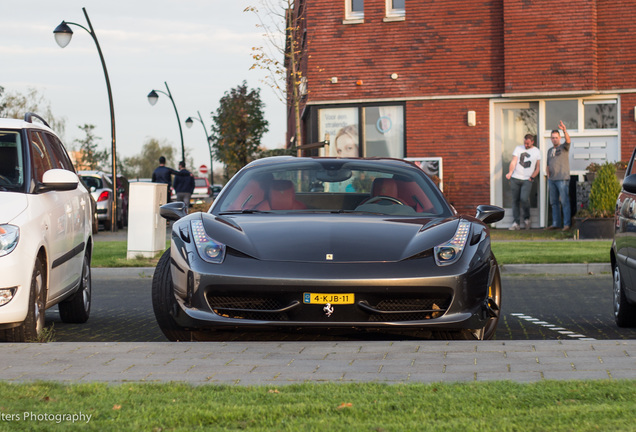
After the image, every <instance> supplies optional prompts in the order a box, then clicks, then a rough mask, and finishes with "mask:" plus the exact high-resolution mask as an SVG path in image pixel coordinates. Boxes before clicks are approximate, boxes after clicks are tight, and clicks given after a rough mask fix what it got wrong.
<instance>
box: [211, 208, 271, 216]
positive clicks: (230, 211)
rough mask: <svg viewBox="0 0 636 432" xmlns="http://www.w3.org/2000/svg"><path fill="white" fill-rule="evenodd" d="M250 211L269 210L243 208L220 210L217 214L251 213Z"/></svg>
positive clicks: (262, 211) (263, 211) (264, 211)
mask: <svg viewBox="0 0 636 432" xmlns="http://www.w3.org/2000/svg"><path fill="white" fill-rule="evenodd" d="M252 213H270V212H269V211H266V210H256V209H243V210H226V211H222V212H220V213H219V214H220V215H226V214H252Z"/></svg>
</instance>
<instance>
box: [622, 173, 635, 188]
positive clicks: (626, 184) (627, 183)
mask: <svg viewBox="0 0 636 432" xmlns="http://www.w3.org/2000/svg"><path fill="white" fill-rule="evenodd" d="M623 190H624V191H625V192H629V193H636V174H630V175H628V176H627V177H625V179H624V180H623Z"/></svg>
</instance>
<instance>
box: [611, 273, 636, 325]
mask: <svg viewBox="0 0 636 432" xmlns="http://www.w3.org/2000/svg"><path fill="white" fill-rule="evenodd" d="M613 274H614V296H613V297H614V298H613V302H612V303H613V304H614V321H616V325H617V326H619V327H634V326H636V305H633V304H631V303H629V302H628V301H627V297H625V282H623V278H622V277H621V270H620V268H619V267H618V263H615V264H614V269H613Z"/></svg>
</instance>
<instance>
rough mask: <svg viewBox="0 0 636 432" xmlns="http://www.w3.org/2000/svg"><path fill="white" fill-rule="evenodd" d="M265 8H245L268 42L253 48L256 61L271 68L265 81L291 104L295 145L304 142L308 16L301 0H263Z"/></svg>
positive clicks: (261, 67) (258, 66) (261, 65)
mask: <svg viewBox="0 0 636 432" xmlns="http://www.w3.org/2000/svg"><path fill="white" fill-rule="evenodd" d="M260 3H261V5H262V6H263V9H262V10H261V11H259V9H257V8H256V7H253V6H251V7H248V8H246V9H245V12H253V13H255V14H256V16H257V17H258V19H259V21H260V24H259V25H258V26H257V27H259V28H261V29H263V31H264V32H265V34H264V36H265V40H266V46H264V47H254V48H252V52H253V54H252V58H253V59H254V64H253V65H252V69H254V68H259V69H262V70H265V71H266V72H267V77H266V79H265V80H264V81H263V82H264V83H265V84H267V85H269V86H270V87H271V88H272V89H273V90H274V92H275V93H276V94H277V95H278V97H279V99H280V100H281V101H282V102H283V103H286V104H287V107H288V110H291V111H292V114H293V118H294V122H293V124H294V132H293V138H294V146H296V147H298V146H301V145H302V144H303V142H302V128H301V122H300V113H301V102H302V98H303V96H304V95H305V93H306V89H307V78H306V77H305V76H304V74H303V65H304V64H305V63H306V59H305V56H306V52H307V50H306V49H303V48H304V44H305V43H308V42H307V41H306V39H305V16H304V9H303V7H301V6H302V3H303V2H301V1H299V0H260Z"/></svg>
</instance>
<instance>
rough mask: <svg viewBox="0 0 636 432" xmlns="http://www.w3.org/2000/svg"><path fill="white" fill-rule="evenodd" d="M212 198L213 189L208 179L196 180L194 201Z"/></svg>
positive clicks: (198, 178)
mask: <svg viewBox="0 0 636 432" xmlns="http://www.w3.org/2000/svg"><path fill="white" fill-rule="evenodd" d="M211 197H212V188H211V187H210V181H209V180H208V179H207V177H195V178H194V192H192V197H191V198H192V200H194V201H197V200H205V199H208V198H211Z"/></svg>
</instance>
